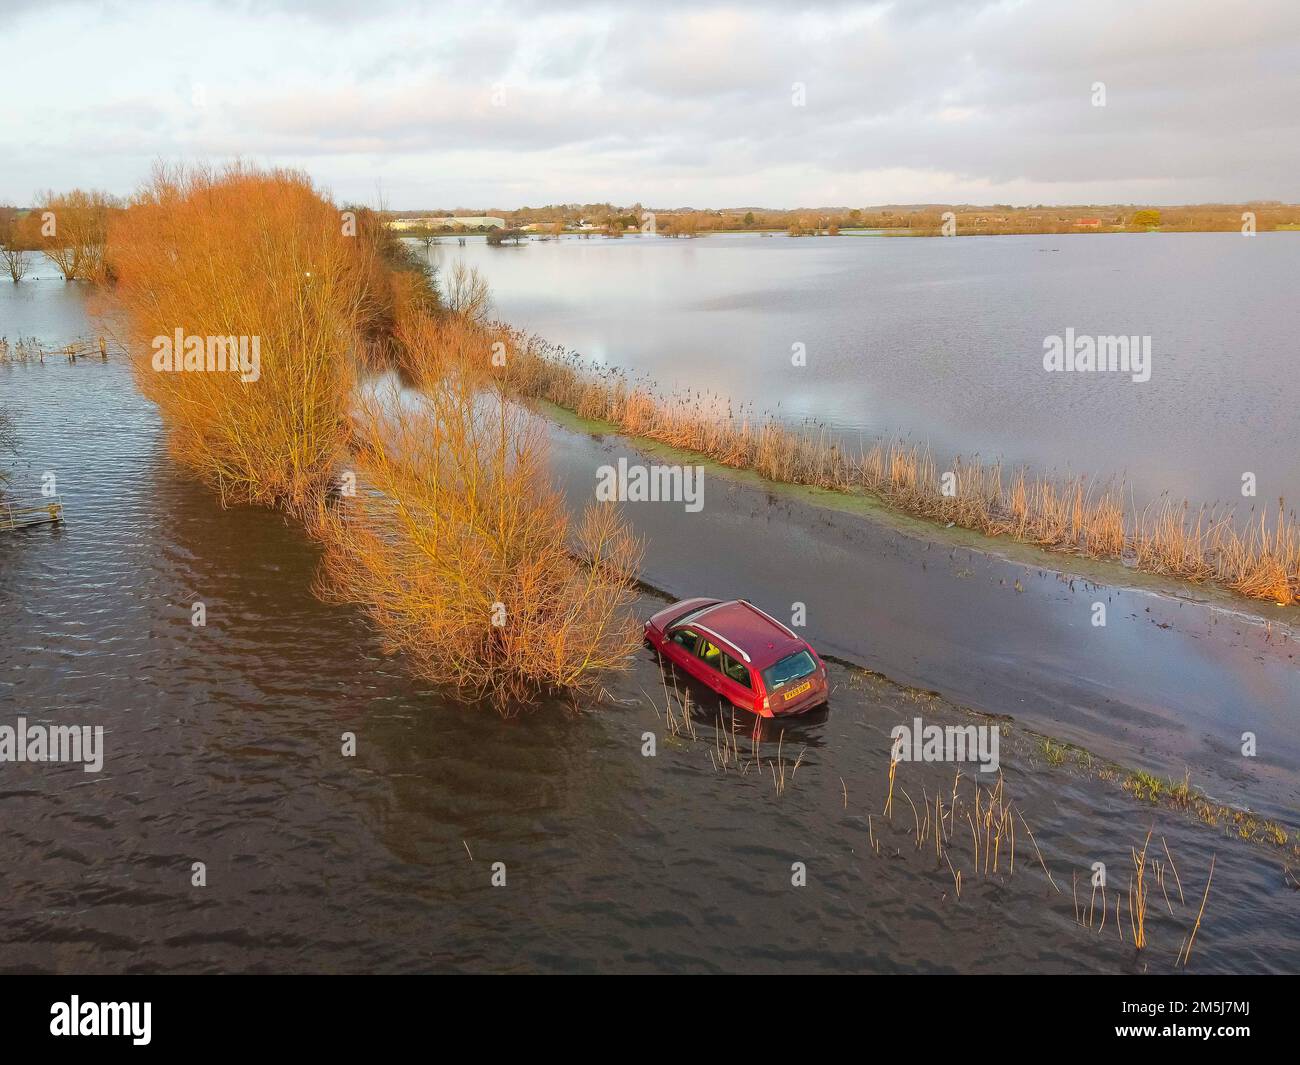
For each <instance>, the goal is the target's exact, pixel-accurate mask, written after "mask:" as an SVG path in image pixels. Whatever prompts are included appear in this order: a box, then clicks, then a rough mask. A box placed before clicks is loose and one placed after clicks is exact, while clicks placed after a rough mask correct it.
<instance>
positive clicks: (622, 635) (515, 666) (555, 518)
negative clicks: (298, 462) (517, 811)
mask: <svg viewBox="0 0 1300 1065" xmlns="http://www.w3.org/2000/svg"><path fill="white" fill-rule="evenodd" d="M354 422H355V425H356V430H355V432H356V439H355V449H356V455H355V457H356V459H357V463H358V466H359V470H358V473H359V476H360V478H361V480H362V482H363V485H364V489H365V490H364V491H360V492H359V493H358V494H357V495H356V496H354V497H350V498H344V499H342V500H341V501H340V502H339V503H338V504H337V505H334V506H328V505H323V506H322V507H321V508H320V511H319V514H318V516H317V520H316V522H315V531H316V533H317V535H318V536H319V537H320V538H321V540H322V542H323V543H324V546H325V557H324V578H323V581H322V592H323V594H325V595H326V596H327V597H328V598H333V599H336V600H342V601H348V602H354V603H358V604H360V605H361V606H362V607H363V608H364V609H365V610H366V611H367V612H368V613H369V614H370V616H371V617H372V618H373V619H374V621H375V622H376V624H377V626H378V628H379V630H380V632H381V633H382V634H383V637H384V639H385V642H386V644H387V646H388V648H389V649H390V650H392V651H400V652H402V653H404V654H405V655H406V656H407V658H408V660H409V661H410V662H411V663H412V665H413V668H414V670H415V672H416V673H417V674H418V675H420V676H422V677H425V678H427V679H429V680H432V681H435V682H437V683H441V684H446V685H449V686H455V687H456V688H458V689H460V690H461V691H462V692H464V693H465V694H467V695H470V696H472V697H475V698H488V699H490V700H492V701H493V703H494V704H495V705H496V706H497V707H498V708H499V709H501V710H502V711H503V712H510V711H511V710H512V709H513V708H514V707H515V706H517V705H519V704H522V703H527V702H530V701H532V700H533V699H534V697H535V696H536V695H537V693H539V692H541V691H546V690H554V689H565V690H567V691H570V692H577V693H582V694H592V693H594V692H596V691H597V685H598V676H599V673H600V672H601V671H602V670H608V669H616V668H620V667H622V666H625V664H626V662H627V660H628V659H629V657H630V656H631V654H632V653H633V652H634V651H635V649H636V648H637V646H638V644H639V642H640V634H639V631H638V630H637V628H636V625H635V623H634V621H633V619H632V618H631V616H630V614H629V613H628V612H627V609H626V608H627V607H628V605H629V604H630V603H631V601H632V599H633V597H634V580H635V577H634V574H635V570H636V566H637V564H638V561H639V556H640V545H639V543H638V542H637V541H636V540H635V538H634V537H633V536H632V535H631V533H630V532H629V531H628V529H627V527H626V525H624V524H623V523H622V522H621V520H620V519H619V517H618V515H617V513H616V512H615V511H614V510H612V509H611V508H609V507H605V506H598V505H595V504H593V505H592V506H590V507H589V508H588V509H587V511H586V512H585V513H584V514H583V516H582V518H581V519H580V520H579V521H578V522H577V524H576V528H573V529H571V528H570V520H569V516H568V513H567V511H566V510H565V508H564V506H563V504H562V501H561V500H560V498H559V497H558V495H557V494H556V492H555V491H554V490H553V489H552V488H551V487H550V486H549V485H548V484H547V482H546V477H545V451H544V448H543V440H542V437H541V432H540V425H539V424H538V423H537V421H536V420H535V418H534V417H533V416H532V415H529V414H528V413H527V412H524V411H521V410H519V409H518V408H515V407H512V406H511V405H510V404H509V403H508V402H507V401H505V400H504V399H502V398H501V397H496V396H492V395H486V396H485V395H484V394H482V393H481V392H479V391H477V390H475V388H474V387H473V385H472V384H471V383H469V382H467V381H465V380H463V379H462V380H456V379H447V380H443V381H441V382H439V383H437V384H434V385H428V386H426V389H425V391H424V392H422V393H421V394H419V395H417V396H410V395H405V396H403V395H402V394H399V393H398V392H397V391H396V390H394V391H393V392H392V394H390V395H382V394H373V393H372V394H371V395H369V396H367V397H364V398H363V399H362V400H361V401H360V402H359V409H358V411H357V413H356V415H355V418H354Z"/></svg>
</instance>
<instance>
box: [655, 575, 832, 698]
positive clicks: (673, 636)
mask: <svg viewBox="0 0 1300 1065" xmlns="http://www.w3.org/2000/svg"><path fill="white" fill-rule="evenodd" d="M645 640H646V646H647V647H650V648H651V649H652V650H655V651H658V652H659V653H660V654H661V655H662V656H663V657H664V658H665V659H667V660H668V661H669V662H671V663H672V664H673V665H675V666H677V667H678V668H679V669H681V670H684V671H685V672H686V673H689V674H690V675H691V676H692V677H694V678H695V679H696V680H699V681H702V682H703V683H705V684H707V685H708V686H709V687H710V688H712V689H713V690H714V691H716V692H717V693H718V694H719V695H721V696H723V697H724V698H726V699H728V700H730V701H731V702H732V703H733V704H735V705H736V706H739V707H741V708H742V709H744V710H751V711H753V712H754V713H755V714H758V715H759V716H760V717H785V716H786V715H787V714H801V713H803V712H804V711H805V710H811V709H812V708H813V707H816V706H821V705H822V704H823V703H824V702H826V699H827V697H828V696H829V693H830V689H829V687H828V685H827V683H826V664H825V663H824V662H823V661H822V660H821V659H820V658H819V657H818V656H817V652H816V651H814V650H813V649H812V647H811V646H809V644H808V642H807V641H806V640H802V639H800V638H799V637H798V636H796V635H795V634H794V633H793V632H791V631H790V630H789V629H787V628H786V627H785V626H784V625H782V624H781V623H780V622H779V621H777V620H776V618H774V617H772V616H771V615H770V614H765V613H764V612H763V611H761V610H759V609H758V607H756V606H754V605H753V604H752V603H748V602H746V601H745V600H744V599H732V600H730V601H727V602H720V601H719V600H717V599H683V600H682V601H681V602H680V603H674V604H673V605H672V606H670V607H668V608H667V609H665V610H661V611H659V613H657V614H655V615H654V616H653V617H652V618H651V619H650V620H649V621H647V622H646V623H645Z"/></svg>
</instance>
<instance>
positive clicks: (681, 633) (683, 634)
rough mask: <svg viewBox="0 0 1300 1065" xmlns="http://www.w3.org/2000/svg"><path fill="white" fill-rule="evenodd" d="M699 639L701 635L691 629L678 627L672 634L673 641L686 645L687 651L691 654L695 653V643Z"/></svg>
mask: <svg viewBox="0 0 1300 1065" xmlns="http://www.w3.org/2000/svg"><path fill="white" fill-rule="evenodd" d="M699 640H700V638H699V636H697V635H696V634H695V633H693V632H691V630H690V629H678V630H677V631H676V632H674V633H673V635H672V641H673V643H675V644H679V645H680V646H682V647H684V648H685V649H686V653H687V654H690V655H693V654H694V653H695V645H696V644H697V643H699Z"/></svg>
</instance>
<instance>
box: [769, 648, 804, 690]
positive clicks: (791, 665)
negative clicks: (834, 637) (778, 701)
mask: <svg viewBox="0 0 1300 1065" xmlns="http://www.w3.org/2000/svg"><path fill="white" fill-rule="evenodd" d="M816 671H817V663H816V662H814V661H813V657H812V655H810V654H809V653H808V652H807V651H796V652H795V653H794V654H792V655H786V656H785V657H784V658H783V659H781V661H779V662H777V663H776V664H775V665H772V666H768V667H767V668H766V669H765V670H763V684H764V685H765V686H766V687H767V690H768V691H770V692H774V691H776V689H777V688H780V687H781V686H782V685H784V684H789V683H790V681H792V680H798V679H799V678H800V677H806V676H808V674H810V673H815V672H816Z"/></svg>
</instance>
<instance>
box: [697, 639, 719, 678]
mask: <svg viewBox="0 0 1300 1065" xmlns="http://www.w3.org/2000/svg"><path fill="white" fill-rule="evenodd" d="M699 656H700V657H701V658H702V659H704V661H705V663H706V664H707V665H710V666H712V667H713V668H714V669H719V670H720V669H721V668H722V648H721V647H715V646H714V645H713V644H711V643H709V641H708V640H703V639H702V640H700V650H699Z"/></svg>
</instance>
